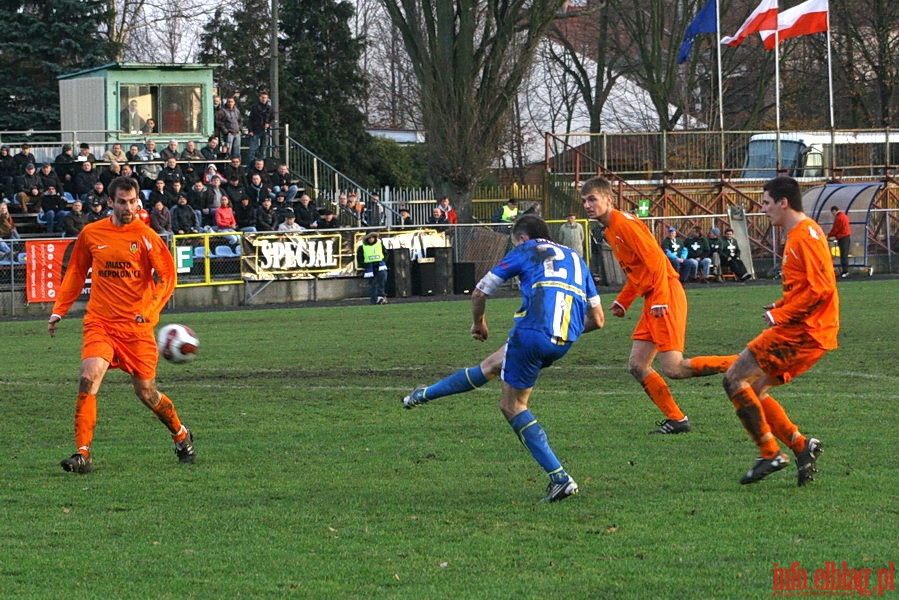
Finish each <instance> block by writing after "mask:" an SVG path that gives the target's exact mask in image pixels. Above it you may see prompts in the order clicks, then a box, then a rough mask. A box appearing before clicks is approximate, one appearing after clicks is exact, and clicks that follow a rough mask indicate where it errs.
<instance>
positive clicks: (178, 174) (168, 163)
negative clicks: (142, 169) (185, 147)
mask: <svg viewBox="0 0 899 600" xmlns="http://www.w3.org/2000/svg"><path fill="white" fill-rule="evenodd" d="M156 178H157V179H162V180H163V181H165V187H168V188H170V187H172V184H173V183H174V182H176V181H179V182H181V184H183V185H184V187H190V184H188V183H187V182H186V180H185V178H184V172H183V171H182V170H181V167H179V166H178V160H177V159H175V158H167V159H166V160H165V166H164V167H162V169H161V170H160V171H159V175H157V176H156Z"/></svg>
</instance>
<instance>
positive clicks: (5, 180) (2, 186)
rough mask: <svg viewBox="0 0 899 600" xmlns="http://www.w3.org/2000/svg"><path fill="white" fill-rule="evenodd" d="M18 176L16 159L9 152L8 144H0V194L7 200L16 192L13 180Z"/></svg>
mask: <svg viewBox="0 0 899 600" xmlns="http://www.w3.org/2000/svg"><path fill="white" fill-rule="evenodd" d="M18 176H19V173H18V172H16V159H15V158H13V156H12V155H11V154H10V153H9V146H7V145H6V144H4V145H2V146H0V194H3V198H5V199H6V200H7V201H9V200H12V198H13V195H14V194H15V193H16V190H15V180H16V177H18Z"/></svg>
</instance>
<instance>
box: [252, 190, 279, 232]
mask: <svg viewBox="0 0 899 600" xmlns="http://www.w3.org/2000/svg"><path fill="white" fill-rule="evenodd" d="M277 227H278V214H277V212H275V209H274V207H273V206H272V199H271V198H269V197H268V196H266V197H265V198H263V199H262V203H261V204H260V206H259V208H257V209H256V230H257V231H274V230H275V229H277Z"/></svg>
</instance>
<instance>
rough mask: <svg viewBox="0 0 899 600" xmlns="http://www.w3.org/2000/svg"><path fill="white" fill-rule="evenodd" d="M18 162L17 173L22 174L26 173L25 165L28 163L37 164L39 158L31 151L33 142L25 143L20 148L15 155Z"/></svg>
mask: <svg viewBox="0 0 899 600" xmlns="http://www.w3.org/2000/svg"><path fill="white" fill-rule="evenodd" d="M13 159H14V160H15V162H16V175H22V174H23V173H25V167H26V166H27V165H36V164H37V162H38V161H37V159H36V158H35V157H34V153H33V152H32V151H31V144H28V143H25V144H22V146H21V147H20V149H19V152H18V153H16V155H15V156H14V157H13Z"/></svg>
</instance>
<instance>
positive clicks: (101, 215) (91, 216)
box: [87, 195, 112, 223]
mask: <svg viewBox="0 0 899 600" xmlns="http://www.w3.org/2000/svg"><path fill="white" fill-rule="evenodd" d="M106 198H107V199H108V198H109V196H108V195H107V196H106ZM90 207H91V208H90V210H89V211H87V222H88V223H96V222H97V221H100V220H102V219H105V218H106V217H108V216H109V215H111V214H112V209H111V208H110V207H109V202H108V201H107V200H101V199H100V198H94V199H93V200H91V203H90Z"/></svg>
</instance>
